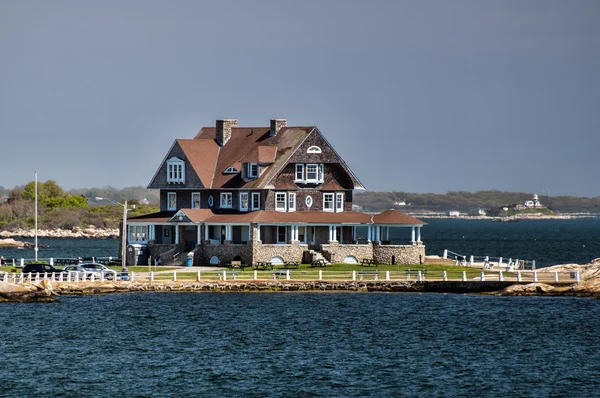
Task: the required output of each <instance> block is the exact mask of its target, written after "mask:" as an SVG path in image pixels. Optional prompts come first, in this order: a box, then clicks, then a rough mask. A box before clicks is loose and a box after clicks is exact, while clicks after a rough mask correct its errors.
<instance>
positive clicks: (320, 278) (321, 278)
mask: <svg viewBox="0 0 600 398" xmlns="http://www.w3.org/2000/svg"><path fill="white" fill-rule="evenodd" d="M319 280H320V281H322V280H323V270H322V269H320V270H319Z"/></svg>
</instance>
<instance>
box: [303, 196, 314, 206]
mask: <svg viewBox="0 0 600 398" xmlns="http://www.w3.org/2000/svg"><path fill="white" fill-rule="evenodd" d="M304 203H305V204H306V207H308V208H309V209H310V208H311V207H312V205H313V198H312V196H310V195H308V196H307V197H306V199H304Z"/></svg>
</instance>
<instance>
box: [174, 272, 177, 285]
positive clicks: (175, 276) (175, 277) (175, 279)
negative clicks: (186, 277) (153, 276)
mask: <svg viewBox="0 0 600 398" xmlns="http://www.w3.org/2000/svg"><path fill="white" fill-rule="evenodd" d="M176 281H177V271H173V282H176Z"/></svg>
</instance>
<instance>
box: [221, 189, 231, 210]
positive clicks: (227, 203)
mask: <svg viewBox="0 0 600 398" xmlns="http://www.w3.org/2000/svg"><path fill="white" fill-rule="evenodd" d="M232 205H233V199H232V196H231V192H222V193H221V208H227V209H231V207H232Z"/></svg>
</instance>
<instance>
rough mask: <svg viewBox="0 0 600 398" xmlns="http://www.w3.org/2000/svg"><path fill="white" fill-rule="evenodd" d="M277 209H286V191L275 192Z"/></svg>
mask: <svg viewBox="0 0 600 398" xmlns="http://www.w3.org/2000/svg"><path fill="white" fill-rule="evenodd" d="M275 210H277V211H285V192H277V193H275Z"/></svg>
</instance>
